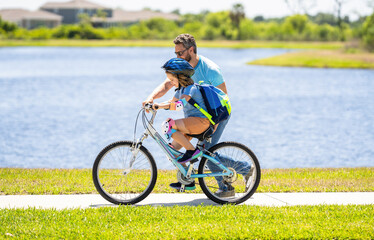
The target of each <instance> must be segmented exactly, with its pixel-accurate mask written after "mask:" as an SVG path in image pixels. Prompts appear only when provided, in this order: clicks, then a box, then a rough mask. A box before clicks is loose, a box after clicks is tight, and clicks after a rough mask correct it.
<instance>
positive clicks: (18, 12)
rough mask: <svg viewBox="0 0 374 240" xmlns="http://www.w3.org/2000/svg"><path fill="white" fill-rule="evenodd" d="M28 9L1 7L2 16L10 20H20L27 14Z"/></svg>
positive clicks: (0, 13) (0, 14)
mask: <svg viewBox="0 0 374 240" xmlns="http://www.w3.org/2000/svg"><path fill="white" fill-rule="evenodd" d="M28 12H30V11H28V10H25V9H19V8H13V9H1V10H0V16H1V18H2V19H3V20H5V21H9V22H19V21H21V20H22V17H23V16H24V15H25V14H27V13H28Z"/></svg>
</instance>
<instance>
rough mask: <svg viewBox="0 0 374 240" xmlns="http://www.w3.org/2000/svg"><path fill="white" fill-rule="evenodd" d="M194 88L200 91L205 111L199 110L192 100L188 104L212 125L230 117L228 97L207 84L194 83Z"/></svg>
mask: <svg viewBox="0 0 374 240" xmlns="http://www.w3.org/2000/svg"><path fill="white" fill-rule="evenodd" d="M195 86H196V87H197V89H199V90H200V92H201V95H202V96H203V99H204V103H205V106H206V108H207V109H203V108H201V107H200V106H199V105H198V104H197V103H196V101H195V100H193V99H192V98H190V100H189V101H188V103H190V104H191V105H192V106H194V107H195V108H197V109H198V110H200V112H202V113H203V114H204V115H205V116H206V117H207V118H208V119H209V121H210V122H211V123H212V124H213V125H216V124H218V123H220V122H222V121H224V120H226V119H227V118H228V117H229V116H230V114H231V103H230V100H229V97H228V96H227V95H226V94H225V93H224V92H223V91H222V90H221V89H219V88H216V87H214V86H213V85H208V84H201V85H200V84H196V83H195Z"/></svg>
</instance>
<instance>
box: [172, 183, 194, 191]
mask: <svg viewBox="0 0 374 240" xmlns="http://www.w3.org/2000/svg"><path fill="white" fill-rule="evenodd" d="M169 186H170V187H171V188H174V189H177V190H179V189H181V187H182V183H180V182H177V183H171V184H170V185H169ZM195 189H196V186H195V181H193V182H192V183H190V184H188V185H184V190H195Z"/></svg>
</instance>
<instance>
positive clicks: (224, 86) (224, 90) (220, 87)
mask: <svg viewBox="0 0 374 240" xmlns="http://www.w3.org/2000/svg"><path fill="white" fill-rule="evenodd" d="M216 88H219V89H221V90H222V91H223V92H224V93H226V94H227V88H226V83H225V82H223V83H221V84H220V85H218V86H216Z"/></svg>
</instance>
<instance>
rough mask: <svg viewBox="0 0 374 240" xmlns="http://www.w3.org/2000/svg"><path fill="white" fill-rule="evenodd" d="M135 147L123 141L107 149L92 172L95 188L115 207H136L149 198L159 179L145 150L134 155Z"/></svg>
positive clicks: (153, 163)
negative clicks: (138, 203) (122, 205)
mask: <svg viewBox="0 0 374 240" xmlns="http://www.w3.org/2000/svg"><path fill="white" fill-rule="evenodd" d="M133 146H134V144H133V142H130V141H120V142H116V143H112V144H110V145H108V146H107V147H105V148H104V149H103V150H102V151H101V152H100V153H99V155H98V156H97V158H96V160H95V163H94V165H93V169H92V176H93V181H94V184H95V187H96V189H97V191H98V192H99V193H100V195H101V196H102V197H104V198H105V199H106V200H108V201H109V202H112V203H114V204H125V205H129V204H135V203H137V202H140V201H141V200H143V199H144V198H146V197H147V196H148V195H149V194H150V193H151V192H152V190H153V188H154V186H155V184H156V179H157V167H156V163H155V161H154V159H153V157H152V155H151V154H150V153H149V151H148V150H147V149H146V148H145V147H143V146H141V147H140V148H139V151H138V153H136V154H134V148H133Z"/></svg>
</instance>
